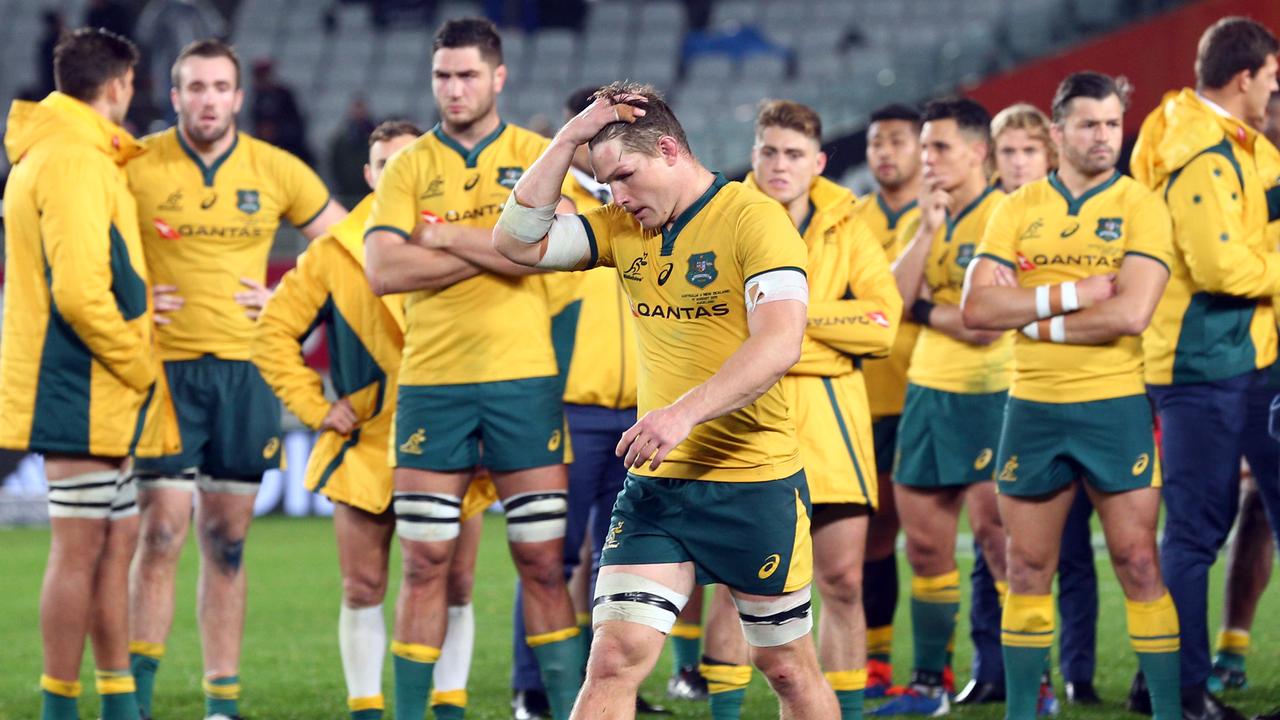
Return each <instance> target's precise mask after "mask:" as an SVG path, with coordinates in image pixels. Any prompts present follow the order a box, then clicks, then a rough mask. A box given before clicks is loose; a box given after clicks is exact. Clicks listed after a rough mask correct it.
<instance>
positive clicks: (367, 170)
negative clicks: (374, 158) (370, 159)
mask: <svg viewBox="0 0 1280 720" xmlns="http://www.w3.org/2000/svg"><path fill="white" fill-rule="evenodd" d="M364 184H365V185H368V186H369V189H370V190H377V189H378V188H377V186H376V185H375V184H374V182H373V168H371V167H369V163H365V164H364Z"/></svg>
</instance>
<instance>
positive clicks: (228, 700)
mask: <svg viewBox="0 0 1280 720" xmlns="http://www.w3.org/2000/svg"><path fill="white" fill-rule="evenodd" d="M203 685H204V714H205V715H226V716H227V717H234V716H236V715H239V714H240V676H239V675H225V676H223V677H207V678H205V679H204V683H203Z"/></svg>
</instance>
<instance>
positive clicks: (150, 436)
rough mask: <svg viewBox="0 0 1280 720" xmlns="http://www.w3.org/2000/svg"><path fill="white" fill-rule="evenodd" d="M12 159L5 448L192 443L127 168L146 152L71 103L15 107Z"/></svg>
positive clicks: (104, 449)
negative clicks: (167, 364)
mask: <svg viewBox="0 0 1280 720" xmlns="http://www.w3.org/2000/svg"><path fill="white" fill-rule="evenodd" d="M4 143H5V151H6V152H7V153H8V157H9V162H11V163H12V164H13V166H14V167H13V171H12V172H11V173H10V175H9V182H8V185H7V186H6V188H5V237H6V242H5V245H6V252H5V288H4V308H5V313H4V330H3V337H4V344H3V351H0V447H5V448H9V449H13V450H29V451H32V452H43V453H77V454H88V455H94V456H98V457H109V458H115V457H124V456H126V455H130V454H137V455H140V456H145V457H154V456H157V455H167V454H171V453H175V452H177V451H178V450H179V449H180V447H181V445H180V441H179V438H178V428H177V420H176V418H175V416H174V411H173V406H172V403H171V402H170V400H169V393H168V387H167V385H166V383H165V380H164V373H162V372H160V357H159V354H158V350H157V345H156V337H155V334H156V333H155V324H154V321H153V318H152V306H151V292H150V288H149V284H148V279H147V267H146V263H145V261H144V259H143V256H142V244H141V242H140V240H139V238H138V221H137V211H136V207H135V205H134V200H133V196H132V195H131V194H130V192H129V186H128V179H127V177H126V175H125V172H124V164H125V163H127V162H128V161H129V159H130V158H132V157H134V156H136V155H137V154H138V153H139V152H140V151H141V147H140V146H139V145H138V143H137V141H135V140H134V139H133V137H131V136H130V135H129V133H127V132H126V131H125V130H124V129H122V128H120V127H119V126H117V125H115V124H114V123H112V122H111V121H110V120H108V119H106V118H105V117H103V116H102V115H101V114H99V113H98V112H97V111H95V110H94V109H93V108H91V107H89V106H88V105H86V104H85V103H83V102H81V101H79V100H76V99H74V98H72V97H70V96H68V95H63V94H62V93H58V92H55V93H52V94H50V95H49V96H48V97H47V98H45V99H44V100H43V101H41V102H39V103H31V102H23V101H15V102H14V103H13V106H12V108H11V109H10V111H9V125H8V131H7V132H6V133H5V138H4Z"/></svg>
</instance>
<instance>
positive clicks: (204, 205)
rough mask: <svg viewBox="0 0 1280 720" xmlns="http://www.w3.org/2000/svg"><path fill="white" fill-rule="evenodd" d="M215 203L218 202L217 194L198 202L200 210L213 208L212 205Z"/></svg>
mask: <svg viewBox="0 0 1280 720" xmlns="http://www.w3.org/2000/svg"><path fill="white" fill-rule="evenodd" d="M216 202H218V193H213V194H212V195H210V196H209V197H207V198H205V199H204V200H202V201H200V209H201V210H208V209H209V208H211V207H213V204H214V203H216Z"/></svg>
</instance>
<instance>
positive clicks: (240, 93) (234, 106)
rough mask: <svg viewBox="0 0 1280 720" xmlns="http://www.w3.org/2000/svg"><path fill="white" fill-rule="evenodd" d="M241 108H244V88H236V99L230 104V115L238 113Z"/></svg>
mask: <svg viewBox="0 0 1280 720" xmlns="http://www.w3.org/2000/svg"><path fill="white" fill-rule="evenodd" d="M242 106H244V88H236V99H235V101H234V102H232V103H231V114H232V115H235V114H236V113H239V112H240V108H241V107H242Z"/></svg>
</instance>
